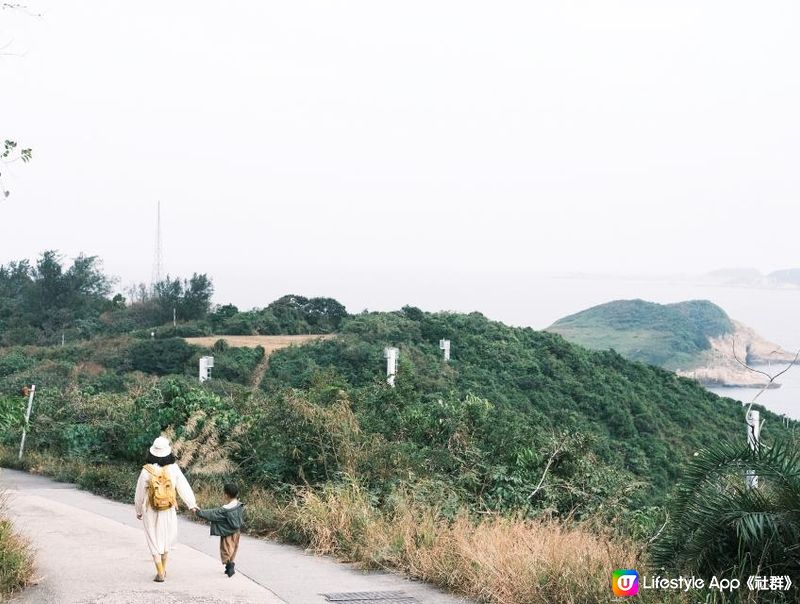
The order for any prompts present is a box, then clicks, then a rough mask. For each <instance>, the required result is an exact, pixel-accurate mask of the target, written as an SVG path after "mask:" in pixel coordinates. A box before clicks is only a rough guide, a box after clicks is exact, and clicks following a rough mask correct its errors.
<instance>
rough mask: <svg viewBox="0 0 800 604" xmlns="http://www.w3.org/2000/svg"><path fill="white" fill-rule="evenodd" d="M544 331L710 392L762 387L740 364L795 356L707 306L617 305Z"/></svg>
mask: <svg viewBox="0 0 800 604" xmlns="http://www.w3.org/2000/svg"><path fill="white" fill-rule="evenodd" d="M548 331H552V332H555V333H558V334H560V335H562V336H563V337H564V338H566V339H567V340H569V341H571V342H574V343H576V344H580V345H582V346H585V347H587V348H591V349H595V350H607V349H613V350H616V351H617V352H618V353H620V354H621V355H623V356H624V357H626V358H629V359H631V360H634V361H639V362H643V363H648V364H650V365H658V366H660V367H663V368H665V369H669V370H671V371H674V372H676V373H677V374H678V375H681V376H685V377H690V378H693V379H696V380H697V381H699V382H701V383H703V384H705V385H709V386H744V387H754V388H757V387H763V386H764V385H766V384H767V382H768V378H766V377H765V376H764V375H763V374H761V373H758V372H755V371H752V370H750V369H748V368H747V367H745V366H744V365H743V364H742V363H746V364H748V365H750V366H754V365H755V366H762V365H774V364H776V363H777V364H784V363H790V362H792V361H793V360H794V354H793V353H790V352H788V351H786V350H784V349H783V348H781V347H780V346H779V345H777V344H774V343H772V342H769V341H768V340H766V339H764V338H762V337H761V336H760V335H759V334H757V333H756V332H755V331H754V330H753V329H752V328H750V327H748V326H746V325H743V324H742V323H740V322H739V321H735V320H733V319H731V318H730V317H729V316H728V315H727V313H725V311H724V310H723V309H722V308H720V307H719V306H717V305H716V304H713V303H712V302H709V301H707V300H691V301H687V302H678V303H676V304H656V303H654V302H647V301H645V300H616V301H613V302H608V303H606V304H601V305H599V306H594V307H592V308H589V309H586V310H584V311H581V312H579V313H576V314H574V315H570V316H568V317H564V318H563V319H560V320H558V321H556V322H555V323H554V324H553V325H551V326H550V327H548ZM734 351H735V352H734ZM737 358H738V360H737ZM740 361H741V362H740ZM778 385H779V384H777V383H773V384H772V387H777V386H778Z"/></svg>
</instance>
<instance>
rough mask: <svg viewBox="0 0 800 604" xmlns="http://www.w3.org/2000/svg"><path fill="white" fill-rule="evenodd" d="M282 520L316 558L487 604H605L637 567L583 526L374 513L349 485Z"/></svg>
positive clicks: (404, 506)
mask: <svg viewBox="0 0 800 604" xmlns="http://www.w3.org/2000/svg"><path fill="white" fill-rule="evenodd" d="M285 513H286V514H288V517H287V519H286V522H287V525H288V526H291V527H293V528H294V529H295V530H297V531H298V532H299V533H300V535H302V537H304V539H305V541H307V543H308V544H309V548H310V549H312V550H313V551H314V552H316V553H319V554H331V555H334V556H337V557H339V558H341V559H345V560H350V561H356V562H360V563H361V564H362V565H364V566H367V567H385V568H395V569H399V570H401V571H402V572H404V573H406V574H407V575H409V576H412V577H415V578H417V579H421V580H424V581H428V582H431V583H435V584H437V585H440V586H442V587H445V588H447V589H449V590H451V591H453V592H456V593H459V594H463V595H466V596H469V597H472V598H475V599H476V600H479V601H481V602H491V603H493V604H590V603H596V602H608V601H610V599H611V588H610V585H611V572H612V571H613V570H614V569H617V568H634V567H635V559H636V547H635V544H634V543H632V542H627V541H623V540H619V539H614V538H611V537H610V536H609V535H602V534H597V533H594V532H592V531H590V530H588V529H587V528H584V527H581V526H575V525H566V524H563V523H561V522H559V521H556V520H550V519H549V520H520V519H514V518H508V517H503V516H488V517H485V518H483V519H481V520H480V521H476V520H475V519H474V518H471V517H470V516H469V515H467V514H466V513H463V514H461V515H459V516H457V517H456V518H455V519H454V520H446V519H444V518H441V517H440V516H439V515H438V514H437V513H436V511H435V510H433V509H430V508H425V507H421V506H419V505H417V504H414V503H411V500H410V499H409V498H408V497H404V496H400V497H399V498H397V500H396V501H394V502H393V503H392V504H391V505H390V510H389V511H388V512H380V511H378V510H376V508H375V507H373V506H372V504H371V503H370V501H369V497H368V495H367V494H366V493H365V492H364V491H363V490H362V489H361V488H360V487H358V486H357V485H356V484H353V483H351V484H348V485H340V486H336V487H333V486H331V487H328V488H326V489H324V490H323V491H321V492H314V491H311V490H306V491H304V492H303V493H301V495H300V497H299V498H298V499H297V500H296V502H295V504H294V505H293V506H292V507H291V508H290V509H287V510H285ZM641 599H642V598H641V597H640V600H641ZM647 600H649V601H653V599H651V598H647Z"/></svg>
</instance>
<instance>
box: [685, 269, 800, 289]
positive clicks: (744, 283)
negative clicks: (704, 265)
mask: <svg viewBox="0 0 800 604" xmlns="http://www.w3.org/2000/svg"><path fill="white" fill-rule="evenodd" d="M700 280H701V281H703V282H705V283H711V284H714V285H733V286H738V287H770V288H796V287H800V268H787V269H782V270H778V271H772V272H771V273H762V272H761V271H759V270H758V269H755V268H723V269H719V270H715V271H711V272H710V273H706V274H705V275H703V276H702V277H701V278H700Z"/></svg>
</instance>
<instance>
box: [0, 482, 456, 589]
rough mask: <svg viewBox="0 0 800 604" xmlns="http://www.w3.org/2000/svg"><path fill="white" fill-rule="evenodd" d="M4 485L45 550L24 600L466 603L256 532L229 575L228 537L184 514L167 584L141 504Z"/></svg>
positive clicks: (16, 515) (52, 486)
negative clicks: (403, 599)
mask: <svg viewBox="0 0 800 604" xmlns="http://www.w3.org/2000/svg"><path fill="white" fill-rule="evenodd" d="M0 490H5V491H6V492H7V494H8V507H9V514H10V516H11V518H12V520H14V522H15V525H16V528H17V530H19V531H20V532H22V533H24V534H26V535H27V536H28V537H29V538H30V539H31V540H32V542H33V545H34V547H35V549H36V555H37V566H38V571H37V576H38V577H39V578H40V580H39V581H38V582H37V584H36V585H35V586H33V587H31V588H29V589H28V590H26V591H25V592H24V593H23V594H21V595H20V596H18V597H17V598H16V599H15V600H14V602H18V603H37V604H38V603H54V604H55V603H58V604H68V603H76V604H78V603H79V604H100V603H103V604H105V603H109V604H123V603H125V604H127V603H134V602H135V603H137V604H138V603H141V604H150V603H151V602H152V603H153V604H178V603H184V602H185V603H189V604H228V603H233V602H248V603H249V602H252V603H264V604H270V603H281V602H284V603H287V604H322V603H324V602H325V601H326V600H325V598H324V597H323V596H322V595H321V594H323V593H330V592H365V591H371V592H380V591H402V592H405V594H406V595H408V596H412V597H414V602H415V604H416V603H419V604H457V603H462V604H463V603H464V602H466V600H463V599H459V598H455V597H452V596H449V595H447V594H444V593H442V592H440V591H438V590H436V589H435V588H432V587H430V586H428V585H425V584H423V583H418V582H413V581H409V580H406V579H404V578H402V577H400V576H398V575H394V574H390V573H381V572H363V571H359V570H356V569H355V568H353V567H352V566H350V565H346V564H341V563H338V562H336V561H335V560H331V559H329V558H325V557H319V556H313V555H310V554H307V553H305V552H304V551H302V550H301V549H299V548H297V547H293V546H290V545H283V544H278V543H274V542H271V541H265V540H261V539H255V538H252V537H246V536H245V537H242V541H241V545H240V548H239V555H238V560H237V564H236V569H237V574H236V575H235V576H234V577H233V578H231V579H228V578H227V577H226V576H225V575H224V574H223V573H222V565H221V564H220V562H219V559H218V555H219V552H218V547H219V541H218V539H217V538H211V537H209V535H208V527H206V526H203V525H200V524H197V523H194V522H191V521H189V520H186V519H183V518H179V528H178V534H179V540H180V544H179V545H178V546H177V547H176V548H175V549H174V550H173V551H172V552H171V555H170V563H169V568H168V574H167V581H166V582H165V583H161V584H158V583H154V582H153V576H154V569H153V563H152V559H151V558H150V556H149V553H148V551H147V547H146V545H145V540H144V534H143V532H142V528H141V523H140V522H139V521H138V520H136V515H135V513H134V510H133V505H126V504H123V503H117V502H113V501H109V500H107V499H103V498H102V497H97V496H95V495H91V494H89V493H87V492H85V491H80V490H78V489H76V488H75V487H74V486H72V485H68V484H64V483H59V482H54V481H52V480H50V479H47V478H43V477H40V476H33V475H30V474H25V473H23V472H16V471H13V470H5V469H3V470H0ZM409 604H411V603H409Z"/></svg>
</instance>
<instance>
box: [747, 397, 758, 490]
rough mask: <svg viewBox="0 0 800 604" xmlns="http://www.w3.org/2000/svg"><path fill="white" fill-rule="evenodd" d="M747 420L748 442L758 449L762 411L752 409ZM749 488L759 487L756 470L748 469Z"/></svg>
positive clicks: (755, 449)
mask: <svg viewBox="0 0 800 604" xmlns="http://www.w3.org/2000/svg"><path fill="white" fill-rule="evenodd" d="M746 421H747V444H748V445H750V450H751V451H758V448H759V447H760V446H761V413H759V412H758V411H757V410H756V409H750V410H749V411H748V412H747V415H746ZM746 479H747V488H749V489H756V488H758V476H757V475H756V473H755V470H747V474H746Z"/></svg>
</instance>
